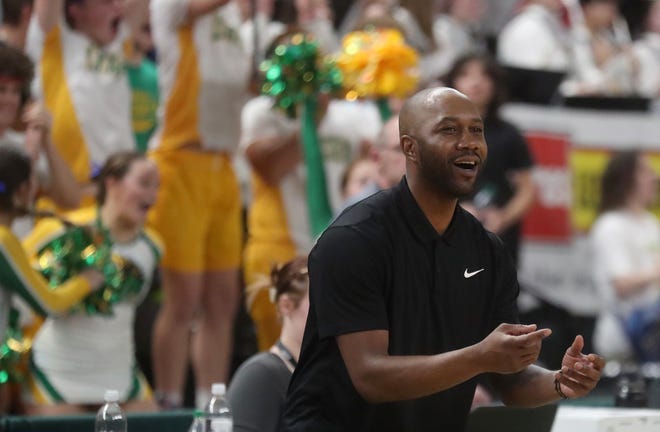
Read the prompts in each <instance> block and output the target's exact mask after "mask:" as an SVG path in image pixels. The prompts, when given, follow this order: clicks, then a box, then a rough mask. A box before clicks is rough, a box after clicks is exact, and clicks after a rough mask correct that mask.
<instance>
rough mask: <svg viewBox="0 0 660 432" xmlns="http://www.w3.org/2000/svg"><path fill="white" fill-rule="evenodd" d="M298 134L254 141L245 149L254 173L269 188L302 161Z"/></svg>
mask: <svg viewBox="0 0 660 432" xmlns="http://www.w3.org/2000/svg"><path fill="white" fill-rule="evenodd" d="M299 139H300V138H299V134H298V133H295V132H294V133H290V134H286V135H280V136H273V137H270V138H263V139H259V140H255V141H254V142H252V143H250V144H249V145H248V147H247V148H246V149H245V156H246V158H247V160H248V161H249V162H250V165H251V166H252V168H253V170H254V172H255V173H256V174H257V175H258V176H259V177H260V178H261V179H262V180H264V181H265V182H266V183H267V184H268V185H270V186H276V185H277V184H279V182H280V181H281V180H282V178H283V177H284V176H285V175H286V174H287V173H289V172H291V171H292V170H293V169H294V168H295V167H296V165H298V163H300V161H301V160H302V152H301V149H300V145H299V144H298V141H299Z"/></svg>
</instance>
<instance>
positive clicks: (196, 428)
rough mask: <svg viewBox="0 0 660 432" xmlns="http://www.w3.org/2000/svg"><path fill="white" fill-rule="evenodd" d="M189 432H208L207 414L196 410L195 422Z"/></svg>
mask: <svg viewBox="0 0 660 432" xmlns="http://www.w3.org/2000/svg"><path fill="white" fill-rule="evenodd" d="M188 432H206V413H204V411H201V410H196V411H195V413H194V414H193V422H192V424H191V425H190V429H188Z"/></svg>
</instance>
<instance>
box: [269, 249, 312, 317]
mask: <svg viewBox="0 0 660 432" xmlns="http://www.w3.org/2000/svg"><path fill="white" fill-rule="evenodd" d="M270 280H271V300H272V301H273V303H277V300H279V298H280V297H281V296H282V295H283V294H288V295H289V296H290V297H291V298H292V299H293V301H294V302H295V304H296V306H297V305H298V303H299V302H300V300H302V298H303V297H304V296H305V294H306V293H307V290H308V288H309V287H308V280H309V276H308V274H307V257H297V258H294V259H292V260H291V261H289V262H287V263H286V264H279V265H277V266H275V267H273V269H272V270H271V272H270Z"/></svg>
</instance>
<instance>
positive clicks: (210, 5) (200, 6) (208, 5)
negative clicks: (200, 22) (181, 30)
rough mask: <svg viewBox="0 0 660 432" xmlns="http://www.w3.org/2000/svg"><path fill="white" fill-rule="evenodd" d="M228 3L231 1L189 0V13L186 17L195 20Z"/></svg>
mask: <svg viewBox="0 0 660 432" xmlns="http://www.w3.org/2000/svg"><path fill="white" fill-rule="evenodd" d="M227 3H229V0H188V13H187V16H186V18H187V19H188V20H191V21H194V20H196V19H197V18H199V17H201V16H204V15H206V14H208V13H210V12H213V11H214V10H216V9H217V8H219V7H220V6H224V5H225V4H227Z"/></svg>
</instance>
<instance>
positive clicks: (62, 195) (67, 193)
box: [23, 103, 82, 208]
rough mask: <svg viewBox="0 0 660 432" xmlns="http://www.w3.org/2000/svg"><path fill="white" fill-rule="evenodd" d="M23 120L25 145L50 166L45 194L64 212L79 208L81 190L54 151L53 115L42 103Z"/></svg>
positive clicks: (44, 188) (28, 112) (27, 113)
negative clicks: (51, 118)
mask: <svg viewBox="0 0 660 432" xmlns="http://www.w3.org/2000/svg"><path fill="white" fill-rule="evenodd" d="M23 120H24V121H25V123H26V124H27V130H26V132H25V144H26V147H27V148H28V149H30V153H31V155H32V156H33V157H34V156H37V158H35V159H33V163H36V162H37V159H38V156H39V155H43V156H44V157H45V158H46V161H47V162H48V169H49V172H48V177H49V179H48V181H47V182H46V184H45V185H41V186H43V192H44V193H45V194H46V195H48V196H49V197H50V198H52V199H53V201H55V203H56V204H57V205H58V206H60V207H63V208H76V207H77V206H78V205H80V200H81V196H82V188H81V186H80V185H79V184H78V182H77V181H76V179H75V177H74V175H73V172H72V171H71V168H70V167H69V166H68V165H67V163H66V162H65V161H64V159H62V157H61V156H60V154H59V152H58V151H57V149H56V148H55V145H54V144H53V141H52V140H51V135H50V123H51V121H50V115H49V114H48V112H47V111H46V109H45V107H43V106H42V105H41V104H39V103H34V104H32V105H31V106H30V107H29V108H28V109H27V111H26V112H25V115H24V116H23Z"/></svg>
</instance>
